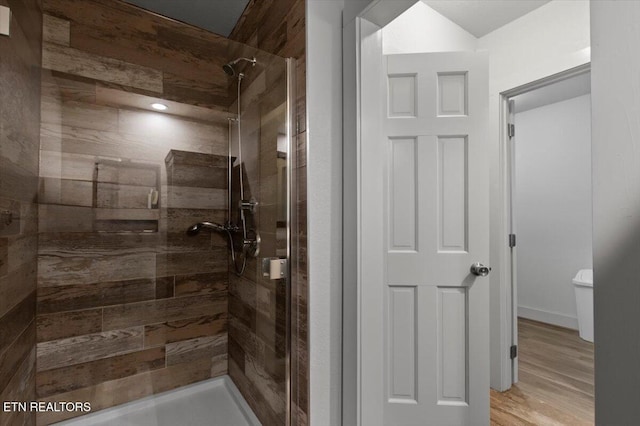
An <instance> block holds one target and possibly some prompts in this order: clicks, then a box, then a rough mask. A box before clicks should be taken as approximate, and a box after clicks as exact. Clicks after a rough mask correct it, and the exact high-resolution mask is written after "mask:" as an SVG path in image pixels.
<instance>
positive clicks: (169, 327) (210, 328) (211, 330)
mask: <svg viewBox="0 0 640 426" xmlns="http://www.w3.org/2000/svg"><path fill="white" fill-rule="evenodd" d="M226 330H227V314H226V312H223V313H220V314H217V315H207V316H202V317H196V318H188V319H184V320H177V321H167V322H163V323H158V324H150V325H145V327H144V344H145V347H153V346H158V345H164V344H166V343H173V342H178V341H181V340H188V339H195V338H198V337H206V336H213V335H216V334H220V333H226Z"/></svg>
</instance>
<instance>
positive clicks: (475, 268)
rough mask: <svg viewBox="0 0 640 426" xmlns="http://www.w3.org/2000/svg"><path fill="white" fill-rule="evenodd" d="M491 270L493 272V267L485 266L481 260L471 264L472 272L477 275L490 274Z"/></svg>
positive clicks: (484, 275)
mask: <svg viewBox="0 0 640 426" xmlns="http://www.w3.org/2000/svg"><path fill="white" fill-rule="evenodd" d="M489 272H491V268H490V267H488V266H484V265H483V264H482V263H480V262H476V263H474V264H473V265H471V273H472V274H473V275H477V276H479V277H486V276H487V275H489Z"/></svg>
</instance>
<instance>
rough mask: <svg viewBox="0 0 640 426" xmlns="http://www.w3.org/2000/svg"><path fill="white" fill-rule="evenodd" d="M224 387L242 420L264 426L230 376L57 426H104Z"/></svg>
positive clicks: (159, 394)
mask: <svg viewBox="0 0 640 426" xmlns="http://www.w3.org/2000/svg"><path fill="white" fill-rule="evenodd" d="M220 387H224V389H225V390H226V391H227V393H228V394H229V396H230V397H231V399H232V400H233V402H235V404H236V406H237V408H238V411H239V412H240V413H241V414H242V416H243V417H244V419H245V420H246V421H247V423H248V424H249V425H250V426H261V425H262V423H260V421H259V420H258V418H257V417H256V415H255V414H254V413H253V410H251V407H249V404H247V402H246V401H245V399H244V397H243V396H242V394H241V393H240V391H239V390H238V388H237V387H236V385H235V384H234V383H233V381H232V380H231V378H230V377H229V376H228V375H224V376H221V377H216V378H214V379H208V380H204V381H201V382H197V383H193V384H190V385H186V386H181V387H179V388H176V389H172V390H170V391H166V392H162V393H158V394H155V395H150V396H147V397H144V398H141V399H137V400H135V401H130V402H126V403H124V404H120V405H116V406H114V407H109V408H105V409H104V410H100V411H96V412H95V413H91V414H86V415H84V416H80V417H75V418H73V419H69V420H65V421H63V422H60V423H55V425H57V426H85V425H93V424H104V423H105V422H110V421H111V422H112V421H117V420H119V419H121V418H122V417H123V416H125V415H127V414H134V413H136V412H140V411H143V410H148V411H152V410H154V409H155V407H156V406H158V405H160V404H166V403H171V402H172V401H176V400H179V399H180V398H188V397H189V396H193V395H197V394H198V393H201V392H206V391H209V390H213V389H216V388H220ZM214 421H215V420H213V419H212V422H211V423H207V424H208V425H215V423H213V422H214ZM220 426H227V424H226V423H224V424H220Z"/></svg>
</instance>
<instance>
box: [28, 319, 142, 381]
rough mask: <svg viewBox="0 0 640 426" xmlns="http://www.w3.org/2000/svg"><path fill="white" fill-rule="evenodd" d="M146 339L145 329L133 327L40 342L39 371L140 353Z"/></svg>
mask: <svg viewBox="0 0 640 426" xmlns="http://www.w3.org/2000/svg"><path fill="white" fill-rule="evenodd" d="M143 336H144V331H143V328H142V327H132V328H126V329H121V330H112V331H104V332H101V333H94V334H86V335H84V336H77V337H70V338H67V339H60V340H51V341H48V342H42V343H38V371H45V370H51V369H53V368H60V367H65V366H69V365H74V364H81V363H84V362H88V361H94V360H97V359H101V358H108V357H110V356H114V355H120V354H124V353H127V352H133V351H136V350H141V349H142V344H143V343H142V342H143Z"/></svg>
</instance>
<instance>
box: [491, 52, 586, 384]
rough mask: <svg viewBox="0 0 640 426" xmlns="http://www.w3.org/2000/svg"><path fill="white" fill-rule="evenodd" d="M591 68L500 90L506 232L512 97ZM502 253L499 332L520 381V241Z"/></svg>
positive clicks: (506, 224)
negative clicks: (516, 353)
mask: <svg viewBox="0 0 640 426" xmlns="http://www.w3.org/2000/svg"><path fill="white" fill-rule="evenodd" d="M590 70H591V63H590V62H588V63H586V64H583V65H579V66H577V67H574V68H570V69H568V70H565V71H561V72H559V73H556V74H552V75H550V76H547V77H544V78H541V79H538V80H535V81H532V82H530V83H526V84H523V85H521V86H518V87H514V88H513V89H509V90H505V91H504V92H501V93H500V154H501V155H500V161H501V164H500V169H501V170H502V171H503V174H502V182H501V193H502V200H503V201H502V209H503V211H504V212H505V214H504V215H503V216H502V218H503V220H502V221H501V222H502V223H501V224H500V229H501V230H502V232H503V235H506V236H508V235H509V234H510V233H511V232H512V230H513V218H512V196H513V188H512V183H513V160H514V159H513V150H512V143H510V137H509V134H508V132H507V124H509V122H510V117H509V115H510V112H509V100H510V99H511V98H513V97H515V96H518V95H522V94H524V93H527V92H531V91H533V90H536V89H539V88H542V87H545V86H548V85H550V84H553V83H557V82H560V81H563V80H566V79H569V78H571V77H575V76H578V75H582V74H585V73H588V72H589V71H590ZM516 137H517V133H516ZM500 254H501V261H500V265H502V270H501V271H500V272H501V275H502V276H503V277H507V279H506V280H505V283H506V286H504V287H503V289H504V290H505V297H502V298H501V303H503V304H504V305H503V306H502V308H501V309H502V310H503V312H507V315H506V316H505V317H504V322H503V323H502V324H501V327H502V330H501V333H500V334H501V336H502V337H503V339H504V341H503V342H502V345H501V346H502V348H504V351H503V353H504V356H505V357H506V361H505V365H507V366H508V368H507V369H506V370H505V371H504V373H506V374H507V382H508V383H516V382H517V381H518V358H517V357H516V358H515V359H513V360H511V359H510V357H509V348H510V347H511V345H517V344H518V322H517V320H518V298H517V293H518V292H517V290H518V287H517V281H516V262H515V260H516V256H517V244H516V247H515V248H514V249H513V250H512V249H511V248H510V247H509V244H508V240H505V245H504V250H501V252H500ZM505 287H506V288H505Z"/></svg>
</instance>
